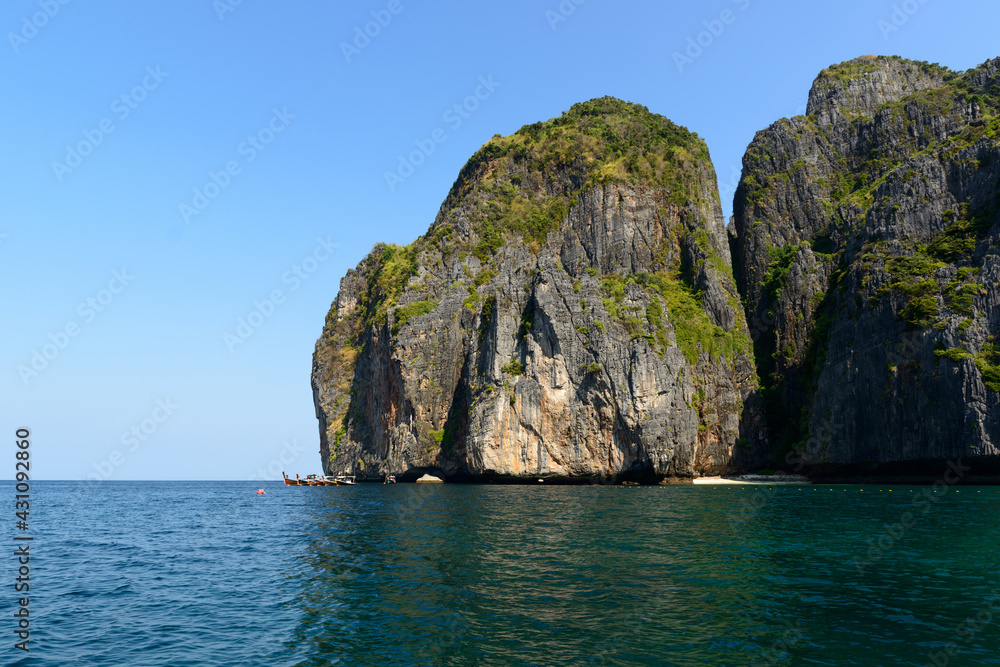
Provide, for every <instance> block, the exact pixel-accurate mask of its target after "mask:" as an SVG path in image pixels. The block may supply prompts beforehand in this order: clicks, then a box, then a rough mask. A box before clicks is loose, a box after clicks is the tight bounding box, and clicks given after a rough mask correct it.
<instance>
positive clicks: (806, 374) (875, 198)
mask: <svg viewBox="0 0 1000 667" xmlns="http://www.w3.org/2000/svg"><path fill="white" fill-rule="evenodd" d="M998 140H1000V60H993V61H990V62H987V63H985V64H984V65H982V66H980V67H978V68H976V69H974V70H970V71H968V72H965V73H961V74H958V73H954V72H951V71H948V70H947V69H944V68H942V67H939V66H936V65H930V64H927V63H917V62H911V61H906V60H902V59H899V58H884V57H879V58H876V57H870V56H869V57H865V58H860V59H857V60H854V61H850V62H848V63H844V64H842V65H838V66H834V67H831V68H830V69H828V70H825V71H824V72H822V73H821V74H820V76H819V77H818V78H817V79H816V81H815V83H814V85H813V88H812V91H811V92H810V94H809V105H808V111H807V115H806V116H801V117H796V118H792V119H783V120H781V121H778V122H777V123H775V124H774V125H772V126H771V127H769V128H767V129H766V130H764V131H762V132H760V133H758V134H757V136H756V138H755V139H754V141H753V143H752V144H751V145H750V147H749V149H748V150H747V153H746V156H745V158H744V164H743V176H742V181H741V184H740V186H739V189H738V191H737V194H736V200H735V202H734V219H733V224H731V225H730V236H731V245H732V248H733V252H734V254H733V256H734V264H735V275H736V278H737V281H738V284H739V288H740V291H741V293H742V295H743V298H744V301H745V304H746V308H747V313H748V319H749V321H750V323H751V325H750V328H751V334H752V337H753V339H754V344H755V351H756V359H757V362H758V368H759V372H760V378H761V383H762V385H763V387H762V394H763V396H764V397H765V401H764V402H765V405H766V414H767V421H768V424H769V426H770V432H771V435H772V437H773V443H772V444H773V451H772V452H771V453H772V455H773V456H774V457H775V460H776V461H782V460H783V459H784V458H785V453H786V452H787V451H788V450H789V449H791V448H795V449H799V450H801V451H802V452H803V454H804V456H805V459H806V461H807V462H808V463H810V464H812V465H824V464H828V465H835V464H867V465H874V464H884V463H891V462H902V461H931V460H940V459H947V458H955V457H977V456H978V457H987V456H995V455H997V454H998V453H1000V452H998V447H1000V403H998V396H1000V394H998V392H1000V368H998V364H1000V342H998V341H997V332H998V329H1000V251H998V247H997V246H998V242H1000V226H998V225H997V224H996V223H997V221H998V210H1000V144H998Z"/></svg>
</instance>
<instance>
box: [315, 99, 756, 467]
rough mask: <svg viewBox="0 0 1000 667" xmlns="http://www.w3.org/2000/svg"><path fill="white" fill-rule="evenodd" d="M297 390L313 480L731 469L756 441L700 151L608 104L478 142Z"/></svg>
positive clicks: (349, 308)
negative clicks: (310, 413) (316, 452)
mask: <svg viewBox="0 0 1000 667" xmlns="http://www.w3.org/2000/svg"><path fill="white" fill-rule="evenodd" d="M312 384H313V391H314V397H315V404H316V411H317V416H318V417H319V420H320V436H321V448H322V456H323V462H324V468H325V470H326V472H327V473H340V472H348V473H352V474H357V475H360V476H361V477H367V478H380V477H381V476H382V475H384V474H388V473H393V474H397V475H406V476H417V475H419V474H422V473H424V472H429V471H433V472H437V473H439V474H444V475H445V476H448V477H453V478H531V479H534V478H537V477H545V478H562V479H588V478H620V477H631V478H645V479H656V478H662V477H666V476H676V477H690V476H693V475H695V474H696V473H699V472H700V473H712V472H714V473H718V472H722V471H726V470H731V469H734V468H737V467H739V466H740V465H741V457H744V458H746V457H749V456H751V452H752V451H754V450H758V449H759V447H761V446H763V445H762V444H761V443H758V440H759V439H760V438H761V435H762V432H763V431H762V427H761V426H760V423H759V420H755V419H754V418H753V415H752V411H751V410H750V409H749V408H748V407H747V406H748V405H750V404H752V399H753V395H754V392H755V390H756V388H757V378H756V372H755V368H754V364H753V361H752V350H751V343H750V338H749V335H748V330H747V325H746V321H745V317H744V314H743V309H742V306H741V304H740V302H739V298H738V294H737V291H736V284H735V281H734V279H733V277H732V269H731V262H730V254H729V248H728V243H727V238H726V232H725V227H724V224H723V221H722V214H721V209H720V206H719V200H718V192H717V185H716V176H715V172H714V169H713V167H712V164H711V162H710V160H709V157H708V150H707V148H706V146H705V144H704V142H703V141H702V140H701V139H699V138H698V137H697V136H696V135H693V134H690V133H689V132H687V130H685V129H684V128H680V127H677V126H675V125H673V124H672V123H670V122H669V121H668V120H666V119H665V118H662V117H659V116H655V115H653V114H651V113H649V112H648V111H647V110H646V109H645V108H644V107H639V106H635V105H631V104H626V103H623V102H620V101H617V100H613V99H610V98H604V99H600V100H594V101H591V102H588V103H585V104H580V105H576V106H574V107H573V109H571V110H570V111H569V112H567V113H565V114H564V115H563V116H562V117H560V118H557V119H554V120H552V121H549V122H547V123H536V124H534V125H530V126H526V127H524V128H522V129H521V130H520V131H518V132H517V133H516V134H515V135H512V136H510V137H500V136H499V135H498V136H496V137H494V138H493V139H492V140H491V141H490V142H488V143H487V144H486V145H485V146H484V147H483V148H482V149H481V150H480V151H479V152H477V153H476V155H475V156H473V158H472V159H471V160H470V161H469V162H468V164H466V166H465V167H464V168H463V169H462V171H461V173H460V175H459V178H458V180H457V181H456V183H455V185H454V187H453V188H452V190H451V192H450V193H449V195H448V197H447V199H446V200H445V202H444V204H443V206H442V208H441V210H440V213H439V214H438V216H437V218H436V220H435V221H434V223H433V224H432V225H431V227H430V229H429V230H428V232H427V233H426V234H425V235H424V236H422V237H421V238H419V239H418V240H417V241H415V242H414V243H413V244H411V245H409V246H407V247H405V248H404V247H397V246H389V245H378V246H376V247H375V248H374V249H373V250H372V252H371V254H370V255H369V256H368V257H366V258H365V259H364V260H363V261H362V262H361V263H360V264H359V265H358V267H357V269H355V270H352V271H350V272H349V273H348V275H347V276H346V277H345V278H344V279H343V280H342V281H341V286H340V293H339V294H338V296H337V298H336V301H335V302H334V304H333V307H332V308H331V310H330V313H329V315H328V317H327V321H326V326H325V327H324V330H323V335H322V336H321V338H320V339H319V341H318V342H317V345H316V352H315V355H314V363H313V374H312ZM744 415H746V417H745V418H744ZM741 419H743V421H744V422H745V424H746V425H745V426H743V433H742V434H741Z"/></svg>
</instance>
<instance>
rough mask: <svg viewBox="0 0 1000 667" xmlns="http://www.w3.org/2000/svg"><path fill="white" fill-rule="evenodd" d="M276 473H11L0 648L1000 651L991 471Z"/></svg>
mask: <svg viewBox="0 0 1000 667" xmlns="http://www.w3.org/2000/svg"><path fill="white" fill-rule="evenodd" d="M259 486H260V483H256V482H103V483H90V482H86V483H85V482H33V483H32V486H31V499H30V502H31V505H30V516H29V522H28V523H27V528H26V529H24V530H19V529H17V528H16V527H15V517H14V511H13V509H12V508H13V503H14V495H15V493H16V491H15V489H14V485H13V482H2V483H0V494H2V495H0V497H2V498H3V503H2V504H3V506H5V507H8V514H9V515H10V516H9V517H8V518H7V520H5V521H4V523H5V524H6V525H5V527H4V528H3V531H2V533H3V534H5V535H6V537H5V538H0V539H3V540H4V541H6V542H7V544H8V546H7V548H5V549H3V550H2V551H0V553H2V555H0V642H2V645H0V664H3V665H32V666H39V667H41V666H49V665H53V666H55V665H60V666H61V665H86V666H100V665H129V666H146V665H148V666H159V665H164V666H166V665H170V666H179V665H310V666H317V667H318V666H324V665H879V666H882V665H918V666H922V665H934V666H935V667H941V666H942V665H998V664H1000V489H998V488H996V487H972V486H958V487H950V486H947V485H944V484H939V485H938V486H937V487H907V486H887V485H879V484H874V483H873V484H862V485H852V486H827V485H817V484H813V485H795V486H781V485H762V486H708V485H706V486H692V485H687V486H546V485H544V484H537V485H531V486H501V485H453V484H445V485H410V484H397V485H387V486H383V485H381V484H377V485H375V484H373V485H359V486H356V487H285V486H283V485H281V484H280V483H265V484H264V486H263V488H264V489H265V490H266V494H264V495H258V494H257V493H256V490H257V488H258V487H259ZM15 536H22V537H23V536H31V537H32V538H33V539H32V540H31V541H30V564H29V565H28V567H29V569H30V575H29V576H30V591H29V592H28V593H23V592H22V593H16V592H15V589H14V586H15V579H16V578H17V577H18V576H19V575H18V568H19V567H20V565H19V564H18V563H17V558H16V557H15V556H14V552H15V546H14V545H15V544H20V542H14V541H13V537H15ZM24 596H27V597H28V598H29V600H28V606H27V608H28V610H29V614H30V616H29V619H30V620H29V632H30V639H29V643H28V644H27V648H29V649H30V651H29V652H24V651H22V650H20V649H17V648H15V643H17V642H18V641H20V640H19V638H18V636H17V634H16V631H17V630H18V623H19V619H18V618H17V617H15V616H14V614H15V613H17V611H18V610H19V609H21V606H20V604H19V598H21V597H24Z"/></svg>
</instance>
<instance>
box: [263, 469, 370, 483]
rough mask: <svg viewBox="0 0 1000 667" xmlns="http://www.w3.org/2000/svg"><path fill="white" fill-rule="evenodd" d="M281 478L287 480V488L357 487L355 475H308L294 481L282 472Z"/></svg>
mask: <svg viewBox="0 0 1000 667" xmlns="http://www.w3.org/2000/svg"><path fill="white" fill-rule="evenodd" d="M281 476H282V477H283V478H284V479H285V486H357V484H358V483H357V482H356V481H355V479H354V475H336V476H334V477H328V476H327V475H306V476H305V478H301V477H299V476H298V475H296V476H295V479H292V478H291V477H289V476H288V475H286V474H285V473H284V471H282V473H281Z"/></svg>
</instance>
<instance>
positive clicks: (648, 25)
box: [0, 0, 1000, 479]
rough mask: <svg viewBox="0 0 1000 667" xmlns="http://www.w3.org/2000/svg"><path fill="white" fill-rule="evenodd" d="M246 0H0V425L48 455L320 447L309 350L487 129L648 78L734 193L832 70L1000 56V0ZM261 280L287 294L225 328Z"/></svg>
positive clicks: (663, 109)
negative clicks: (393, 177) (348, 276)
mask: <svg viewBox="0 0 1000 667" xmlns="http://www.w3.org/2000/svg"><path fill="white" fill-rule="evenodd" d="M63 1H66V0H63ZM230 1H232V2H235V1H236V0H218V1H217V2H213V0H171V1H170V2H135V1H134V0H130V1H128V2H126V1H125V0H105V1H103V2H98V3H87V2H83V1H82V0H75V1H69V2H68V3H67V4H65V5H62V4H59V2H58V0H41V1H39V0H7V2H5V3H4V5H3V9H2V11H0V35H3V39H2V43H0V85H2V88H3V90H5V91H6V94H5V95H4V96H3V97H4V101H3V103H2V117H3V121H4V122H3V123H2V124H0V134H2V138H3V141H2V143H3V146H4V159H3V160H2V161H0V193H2V194H0V234H2V235H3V236H0V272H2V281H3V283H2V284H3V296H4V298H3V299H2V301H0V322H2V325H0V326H2V331H3V334H2V351H0V354H2V363H0V376H2V378H3V379H2V381H0V405H2V406H3V407H2V412H0V415H2V419H0V428H2V430H3V433H4V434H5V435H6V436H7V437H9V438H10V440H8V442H10V441H11V440H13V434H14V430H15V428H17V427H18V426H22V425H27V426H29V427H30V428H31V429H32V432H33V443H32V452H33V454H32V456H33V458H32V460H33V467H32V472H33V473H34V475H35V476H36V477H37V478H42V479H82V478H84V477H86V476H87V475H89V474H99V475H101V476H104V477H107V478H110V479H247V478H249V477H251V476H252V475H254V474H255V473H256V471H258V470H259V469H262V468H263V469H267V468H268V466H271V468H272V470H275V469H281V468H284V469H286V470H288V471H290V472H298V473H300V474H304V473H308V472H317V471H319V469H320V462H319V455H318V445H319V438H318V430H317V426H316V420H315V416H314V412H313V406H312V396H311V391H310V387H309V373H310V368H311V354H312V350H313V345H314V343H315V341H316V338H317V336H318V335H319V333H320V331H321V329H322V325H323V320H324V317H325V315H326V312H327V310H328V309H329V306H330V303H331V301H332V300H333V298H334V297H335V296H336V293H337V289H338V284H339V280H340V278H341V276H342V275H343V274H344V272H345V271H346V270H347V269H348V268H350V267H353V266H355V265H356V264H357V263H358V262H359V261H360V260H361V258H362V257H363V256H364V255H365V253H366V252H367V251H368V250H369V249H370V248H371V246H372V245H373V244H374V243H376V242H378V241H389V242H396V243H408V242H409V241H411V240H413V239H414V238H416V237H417V236H419V235H420V234H421V233H422V232H423V231H424V230H425V229H426V228H427V226H428V225H429V224H430V222H431V221H432V220H433V218H434V215H435V213H436V211H437V209H438V206H439V205H440V202H441V201H442V199H443V198H444V196H445V194H446V193H447V191H448V188H449V187H450V186H451V184H452V182H453V181H454V179H455V176H456V175H457V173H458V170H459V169H460V167H461V166H462V164H463V163H464V162H465V160H466V159H468V157H469V156H470V155H471V154H472V153H473V152H474V151H475V150H476V149H477V148H478V147H479V146H480V145H482V144H483V143H484V142H485V141H486V140H487V139H489V138H490V137H491V136H492V135H493V134H496V133H500V134H509V133H511V132H514V131H515V130H517V129H518V128H519V127H520V126H521V125H524V124H527V123H533V122H535V121H538V120H544V119H548V118H551V117H553V116H557V115H559V114H560V113H561V112H562V111H564V110H566V109H568V108H569V107H570V106H571V105H572V104H573V103H575V102H579V101H583V100H587V99H590V98H593V97H599V96H602V95H613V96H616V97H619V98H622V99H625V100H630V101H633V102H638V103H641V104H644V105H646V106H648V107H649V108H650V109H651V110H652V111H654V112H657V113H660V114H663V115H665V116H668V117H669V118H671V119H672V120H673V121H675V122H677V123H679V124H682V125H685V126H687V127H688V128H690V129H691V130H693V131H696V132H697V133H699V134H700V135H701V136H702V137H704V138H705V139H706V140H707V141H708V144H709V147H710V149H711V152H712V156H713V159H714V161H715V164H716V168H717V170H718V172H719V177H720V183H721V186H722V191H723V205H724V207H725V209H726V214H727V216H728V215H729V211H730V209H731V199H732V192H733V185H734V184H735V181H736V179H737V178H738V172H739V165H740V161H741V157H742V154H743V151H744V149H745V148H746V146H747V144H748V143H749V142H750V141H751V140H752V139H753V136H754V133H755V132H756V131H757V130H760V129H763V128H764V127H766V126H767V125H769V124H770V123H772V122H774V121H775V120H777V119H778V118H781V117H783V116H791V115H795V114H797V113H802V112H803V111H804V104H805V101H806V95H807V92H808V90H809V86H810V84H811V82H812V80H813V79H814V78H815V76H816V74H817V73H818V72H819V71H820V70H821V69H823V68H824V67H827V66H828V65H830V64H833V63H836V62H841V61H843V60H848V59H850V58H854V57H856V56H859V55H863V54H869V53H873V54H898V55H902V56H904V57H908V58H914V59H917V60H928V61H931V62H940V63H941V64H943V65H946V66H949V67H951V68H953V69H958V70H963V69H967V68H969V67H973V66H975V65H977V64H979V63H981V62H982V61H984V60H987V59H989V58H991V57H995V56H998V55H1000V49H998V47H996V43H997V42H996V34H995V32H996V25H997V18H998V15H1000V10H998V8H997V6H996V4H995V3H994V2H986V1H985V0H984V1H980V2H950V3H945V2H942V1H941V0H926V1H925V2H923V3H922V2H920V0H910V2H909V3H902V2H893V1H888V0H877V1H872V0H864V1H861V0H848V1H845V2H837V3H801V2H791V1H790V0H775V1H772V2H764V1H763V0H717V1H716V2H705V3H690V2H663V1H662V0H658V1H653V0H631V1H629V0H625V1H622V2H609V1H607V0H584V1H581V0H575V2H574V1H573V0H566V2H563V3H562V7H563V12H562V13H560V2H559V1H558V0H550V1H541V2H539V1H532V2H529V1H527V0H504V1H503V2H497V1H492V2H457V1H455V0H447V1H443V2H435V3H431V2H428V1H426V0H398V2H390V1H389V0H364V1H362V2H351V3H346V2H344V3H339V2H338V3H334V2H319V1H318V0H288V1H286V2H280V3H279V2H267V1H265V0H243V1H242V2H240V3H239V4H238V5H236V6H235V7H232V6H230V5H229V2H230ZM577 3H579V4H577ZM894 5H895V6H896V7H898V10H896V12H895V17H894ZM904 5H905V6H904ZM46 7H47V8H48V13H50V14H53V15H52V16H51V17H50V16H48V15H46V14H45V11H46V9H45V8H46ZM223 8H224V9H223ZM570 9H572V10H573V11H572V12H570V11H569V10H570ZM227 10H231V11H227ZM392 10H396V11H397V13H395V14H393V13H392ZM906 10H909V11H910V12H911V13H910V14H907V13H906ZM725 11H728V12H730V13H728V14H723V12H725ZM372 12H375V16H374V18H373V15H372ZM547 12H549V13H548V14H547ZM563 14H565V15H563ZM220 16H221V18H220ZM376 18H381V19H382V22H383V23H385V24H386V25H384V26H375V25H372V26H368V28H369V32H371V33H376V36H375V37H373V38H369V41H368V42H367V43H366V42H365V40H363V39H358V41H357V44H356V45H354V46H353V49H347V50H346V51H347V52H346V53H345V49H344V47H343V46H342V43H352V42H354V40H355V37H356V34H357V33H356V30H355V29H356V28H359V29H360V30H362V31H364V29H365V24H366V23H369V22H371V21H373V20H375V19H376ZM893 18H895V23H893ZM390 19H391V20H390ZM557 19H559V20H557ZM561 19H565V20H561ZM723 20H725V21H727V22H723ZM880 21H882V22H883V23H882V24H881V25H880V23H879V22H880ZM705 22H708V25H707V26H706V24H705ZM37 26H41V27H37ZM887 26H889V27H891V28H894V29H893V30H891V31H889V30H888V29H887ZM895 28H898V29H895ZM712 30H714V33H715V34H713V33H712V32H711V31H712ZM703 31H709V32H704V34H701V35H700V39H701V42H702V44H704V45H705V46H703V47H702V52H701V53H700V54H699V53H698V52H697V51H696V50H692V52H691V53H693V54H694V55H696V56H697V57H695V58H692V59H691V62H683V63H681V65H680V66H679V65H678V62H677V58H676V57H675V55H674V54H675V53H682V54H683V52H684V51H685V50H686V49H687V47H688V46H689V41H688V40H689V39H692V40H698V39H699V33H702V32H703ZM361 47H363V48H361ZM480 77H482V78H483V79H484V80H486V81H487V82H491V83H490V85H489V86H488V87H487V86H484V85H483V84H481V83H480ZM477 92H478V93H479V95H480V97H481V98H483V99H481V100H475V103H473V102H472V101H470V102H469V104H468V106H469V107H470V108H474V110H471V111H470V110H467V109H463V115H464V116H465V117H462V116H460V115H458V114H457V113H456V112H454V111H453V112H452V113H450V114H449V115H448V116H447V117H446V115H445V114H446V112H448V110H449V109H452V108H453V106H454V105H455V104H457V103H459V104H460V103H463V102H464V101H465V100H466V98H468V97H469V96H474V95H475V94H476V93H477ZM123 95H124V96H125V98H124V99H123V98H122V96H123ZM438 129H440V130H441V131H440V132H438V133H437V137H438V138H439V139H442V138H443V139H444V141H443V143H440V144H436V145H435V148H434V151H433V153H431V154H430V155H428V156H426V157H424V156H420V155H418V156H417V158H418V161H421V162H422V164H420V165H419V166H417V167H416V168H415V169H414V170H413V173H412V174H409V171H408V170H407V169H404V170H403V171H404V173H406V174H407V177H406V178H405V179H402V182H395V183H394V184H393V186H394V189H390V187H389V185H388V184H387V180H386V177H385V173H386V172H387V171H392V170H396V169H397V168H398V167H399V156H400V155H407V156H408V155H409V154H410V153H412V152H413V151H415V150H417V149H418V145H417V143H416V142H418V141H423V142H424V147H425V149H426V148H427V146H428V144H427V143H426V140H427V139H428V137H430V136H431V135H432V133H433V132H434V131H435V130H438ZM107 130H110V132H108V131H107ZM250 137H253V141H250V139H249V138H250ZM268 142H269V143H268ZM81 143H82V146H81ZM254 143H256V146H255V145H254ZM67 147H70V148H72V149H73V152H70V151H68V150H67ZM77 149H79V150H77ZM426 152H430V151H429V150H427V151H426ZM80 153H85V155H80ZM251 158H252V159H251ZM420 158H424V159H422V160H421V159H420ZM53 163H60V164H59V165H54V164H53ZM227 166H228V167H229V168H231V173H225V172H226V169H227ZM212 173H214V174H215V179H216V181H217V182H218V183H219V184H220V185H215V184H214V183H213V182H212V177H211V174H212ZM223 186H224V187H223ZM195 189H199V190H201V191H202V192H204V190H206V189H207V191H208V192H207V193H205V194H207V195H211V196H212V198H211V199H208V198H207V197H206V199H204V200H202V199H200V198H199V196H196V194H195ZM182 204H183V205H186V206H189V207H190V210H187V211H186V213H187V215H186V216H185V215H183V211H182V209H181V205H182ZM199 207H200V210H199ZM192 211H197V213H196V214H195V213H193V212H192ZM185 217H186V218H187V219H186V220H185ZM318 239H323V243H322V244H321V243H320V242H319V241H318ZM329 245H336V246H337V247H336V249H334V250H329V249H328V247H327V246H329ZM296 267H298V274H300V275H297V274H296ZM123 270H124V272H125V273H124V275H123V276H122V277H121V278H116V277H115V272H118V273H119V274H121V272H122V271H123ZM300 276H305V277H306V279H303V278H302V277H300ZM275 290H280V291H281V295H280V296H281V301H282V302H281V303H280V304H277V305H276V306H275V307H274V308H273V312H271V311H272V309H271V307H270V306H268V304H265V303H263V302H264V300H266V299H270V297H271V295H272V293H273V292H274V291H275ZM88 299H91V300H93V304H94V305H88ZM255 301H256V302H259V303H260V304H261V305H260V308H261V310H263V311H267V312H269V317H264V316H263V315H259V316H254V317H253V321H254V323H256V324H259V325H260V326H259V327H257V328H253V329H252V335H251V336H250V337H249V338H247V339H246V340H242V339H240V338H237V340H239V341H240V342H239V343H238V344H236V343H233V340H234V339H233V338H230V339H229V344H228V345H227V339H226V335H227V334H229V335H230V336H232V337H237V336H238V335H239V332H238V331H237V328H238V321H239V319H240V318H244V319H248V318H250V314H251V313H252V312H254V310H255V305H254V303H255ZM102 302H103V303H102ZM98 308H100V311H98ZM67 327H69V329H70V330H71V331H72V332H74V333H75V334H76V335H75V336H72V337H71V336H69V335H68V334H66V333H65V332H66V329H67ZM242 333H243V334H246V333H247V330H243V331H242ZM63 336H65V338H64V337H63ZM46 345H50V347H48V348H46V347H45V346H46ZM60 345H61V346H62V347H60ZM230 348H233V349H230ZM35 351H37V352H38V354H39V355H42V356H39V357H36V358H35V360H34V363H35V367H36V368H40V367H42V366H43V364H44V365H45V366H44V368H41V370H39V371H37V373H38V374H37V375H28V374H26V373H25V372H24V369H32V360H33V356H34V354H35ZM46 352H47V353H48V356H49V357H51V358H49V359H46V358H45V353H46ZM19 367H23V368H21V369H20V370H19ZM32 370H34V369H32ZM157 401H161V402H163V404H164V405H166V408H164V407H158V403H157ZM157 420H159V421H157ZM133 428H134V429H137V433H139V434H141V437H142V439H140V437H138V436H135V435H126V436H125V437H123V434H127V432H128V431H129V430H130V429H133ZM144 429H145V430H144ZM293 442H294V444H292V443H293ZM6 451H9V452H11V454H10V460H9V461H8V463H7V464H5V465H4V466H0V478H7V479H10V478H12V477H13V472H14V461H13V453H12V449H10V445H9V446H8V448H7V449H6ZM282 459H284V460H283V461H282Z"/></svg>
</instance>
